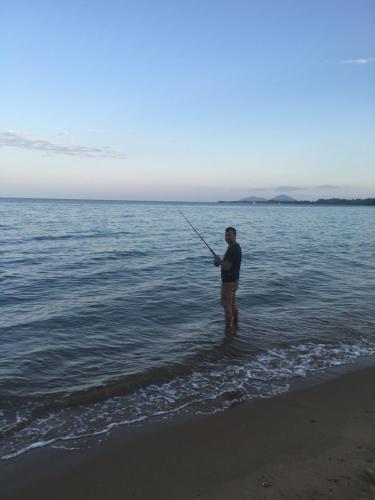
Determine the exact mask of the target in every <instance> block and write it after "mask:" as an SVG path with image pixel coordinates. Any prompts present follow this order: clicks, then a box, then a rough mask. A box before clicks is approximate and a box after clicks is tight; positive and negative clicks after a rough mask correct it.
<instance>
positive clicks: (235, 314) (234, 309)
mask: <svg viewBox="0 0 375 500" xmlns="http://www.w3.org/2000/svg"><path fill="white" fill-rule="evenodd" d="M232 321H233V326H238V307H237V304H236V303H235V302H232Z"/></svg>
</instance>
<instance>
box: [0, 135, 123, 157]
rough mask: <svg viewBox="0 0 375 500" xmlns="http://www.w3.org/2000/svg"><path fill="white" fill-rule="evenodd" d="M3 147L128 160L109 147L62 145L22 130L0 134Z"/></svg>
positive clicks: (0, 142) (70, 143)
mask: <svg viewBox="0 0 375 500" xmlns="http://www.w3.org/2000/svg"><path fill="white" fill-rule="evenodd" d="M2 146H3V147H4V146H9V147H15V148H22V149H32V150H35V151H44V152H46V153H55V154H64V155H69V156H85V157H88V158H115V159H124V158H126V157H125V155H123V154H122V153H119V152H118V151H115V150H114V149H113V148H111V147H108V146H104V147H96V146H82V145H79V144H74V143H72V142H69V143H61V142H56V141H52V140H48V139H44V138H42V137H34V136H31V135H29V134H27V133H25V132H22V131H21V130H6V131H5V132H0V147H2Z"/></svg>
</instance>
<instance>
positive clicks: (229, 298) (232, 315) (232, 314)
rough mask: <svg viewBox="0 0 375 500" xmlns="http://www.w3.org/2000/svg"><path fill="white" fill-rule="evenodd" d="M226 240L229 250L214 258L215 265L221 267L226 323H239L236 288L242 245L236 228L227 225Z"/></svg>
mask: <svg viewBox="0 0 375 500" xmlns="http://www.w3.org/2000/svg"><path fill="white" fill-rule="evenodd" d="M225 241H226V242H227V243H228V248H227V251H226V252H225V255H224V257H223V260H221V259H220V257H219V256H218V255H216V256H215V258H214V265H215V266H216V267H219V266H220V267H221V281H222V284H221V304H222V306H223V307H224V313H225V325H226V326H231V325H232V324H233V326H237V325H238V309H237V305H236V290H237V288H238V283H239V278H240V267H241V258H242V253H241V247H240V245H239V244H238V243H237V241H236V230H235V228H234V227H227V228H226V230H225Z"/></svg>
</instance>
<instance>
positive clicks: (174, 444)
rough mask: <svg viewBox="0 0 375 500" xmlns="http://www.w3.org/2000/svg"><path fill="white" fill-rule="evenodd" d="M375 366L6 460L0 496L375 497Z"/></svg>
mask: <svg viewBox="0 0 375 500" xmlns="http://www.w3.org/2000/svg"><path fill="white" fill-rule="evenodd" d="M366 468H370V469H371V468H374V469H375V368H366V369H361V370H358V371H352V372H350V373H347V374H345V375H344V376H342V377H340V378H336V379H334V380H330V381H328V382H326V383H324V384H321V385H318V386H314V387H308V388H305V389H302V390H298V391H292V392H289V393H288V394H285V395H283V396H280V397H277V398H274V399H268V400H260V401H255V402H250V403H244V404H240V405H238V406H235V407H233V408H231V409H229V410H228V411H226V412H224V413H221V414H218V415H213V416H207V417H201V418H191V419H188V420H182V419H177V420H175V421H174V422H172V423H170V424H168V425H157V426H152V427H151V426H149V427H147V428H146V429H143V430H136V431H132V432H131V433H129V432H127V433H126V432H123V431H121V432H117V433H114V434H113V436H112V437H111V438H110V439H109V440H108V441H107V442H106V443H105V444H104V445H102V446H99V447H96V448H94V449H91V450H87V451H85V452H78V453H77V452H62V451H58V450H48V449H41V450H35V451H34V452H31V453H28V454H26V455H25V456H21V457H19V458H17V459H14V460H10V461H7V462H2V463H0V481H1V482H0V498H1V500H6V499H10V498H12V499H23V500H32V499H39V500H40V499H42V500H43V499H48V500H52V499H64V500H71V499H103V500H104V499H134V500H136V499H152V500H159V499H160V500H169V499H173V500H184V499H195V500H214V499H215V500H239V499H246V500H257V499H288V500H289V499H306V500H313V499H315V500H318V499H338V500H346V499H350V500H357V499H361V500H362V499H365V498H366V499H367V498H375V483H373V481H375V472H374V476H373V478H371V471H369V473H366Z"/></svg>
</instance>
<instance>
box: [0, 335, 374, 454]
mask: <svg viewBox="0 0 375 500" xmlns="http://www.w3.org/2000/svg"><path fill="white" fill-rule="evenodd" d="M374 353H375V346H374V345H372V344H370V343H369V342H366V341H365V340H361V341H359V342H358V343H355V344H354V343H353V344H350V343H343V344H340V345H337V344H335V345H333V344H332V345H330V344H313V343H307V344H302V345H295V346H289V347H285V348H271V349H269V350H268V351H266V352H263V353H260V354H257V355H256V356H255V357H253V358H252V359H250V360H248V361H247V362H243V363H240V362H236V363H232V364H225V363H221V364H214V363H204V364H202V367H201V369H200V370H195V371H193V372H192V373H191V374H189V375H186V376H182V377H176V378H174V379H173V380H170V381H169V382H166V383H163V384H150V385H148V386H146V387H143V388H141V389H139V390H136V391H135V392H133V393H132V394H128V395H125V396H117V397H113V398H110V399H108V400H107V401H104V402H100V403H93V404H90V405H82V406H81V407H80V408H70V407H67V408H64V409H61V410H58V411H54V412H51V413H50V414H48V415H46V416H44V417H40V418H37V419H35V420H34V421H32V422H31V423H30V424H29V425H28V426H26V427H25V428H23V429H22V430H21V431H19V432H18V433H17V434H15V435H14V436H12V437H8V438H5V439H4V440H3V449H4V451H3V454H2V456H1V459H3V460H6V459H10V458H14V457H17V456H19V455H21V454H23V453H25V452H28V451H30V450H33V449H35V448H40V447H44V446H48V445H53V446H54V447H58V448H59V447H64V448H65V449H75V448H80V447H85V446H87V443H86V442H85V440H86V441H87V439H92V438H93V437H99V436H103V435H107V434H109V433H110V432H111V431H113V430H114V429H115V428H117V427H120V426H126V425H127V426H129V425H136V424H139V423H141V422H144V421H147V420H149V421H150V420H160V419H168V418H171V417H172V416H174V415H176V414H177V415H182V414H185V415H186V414H212V413H216V412H218V411H224V410H225V409H226V408H228V407H230V406H232V405H233V404H236V403H238V402H241V401H245V400H249V399H256V398H269V397H273V396H276V395H278V394H281V393H283V392H286V391H288V389H289V381H290V380H291V379H292V378H294V377H306V376H307V375H309V374H314V373H317V372H324V371H325V370H327V369H329V368H331V367H334V366H338V365H342V364H347V363H351V362H353V361H354V360H356V359H357V358H359V357H361V356H371V355H373V354H374ZM17 421H18V422H19V421H22V417H21V416H19V415H18V414H17ZM67 442H71V443H72V444H71V445H65V444H64V443H67Z"/></svg>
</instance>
